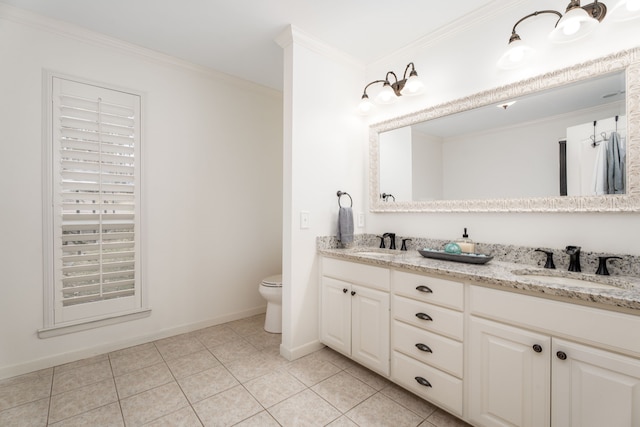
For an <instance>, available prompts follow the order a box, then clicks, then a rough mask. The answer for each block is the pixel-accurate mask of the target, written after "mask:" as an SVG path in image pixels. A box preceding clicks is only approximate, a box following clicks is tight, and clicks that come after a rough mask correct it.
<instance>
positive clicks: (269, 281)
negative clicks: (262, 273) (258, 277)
mask: <svg viewBox="0 0 640 427" xmlns="http://www.w3.org/2000/svg"><path fill="white" fill-rule="evenodd" d="M260 284H261V285H262V286H266V287H268V288H281V287H282V274H274V275H273V276H269V277H266V278H264V279H262V283H260Z"/></svg>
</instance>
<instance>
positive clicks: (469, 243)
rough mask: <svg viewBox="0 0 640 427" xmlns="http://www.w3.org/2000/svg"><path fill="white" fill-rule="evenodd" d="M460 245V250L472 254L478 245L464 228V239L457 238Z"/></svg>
mask: <svg viewBox="0 0 640 427" xmlns="http://www.w3.org/2000/svg"><path fill="white" fill-rule="evenodd" d="M456 243H457V244H458V246H460V250H461V251H462V253H466V254H472V253H474V252H475V251H476V245H475V243H473V240H471V239H470V238H469V235H468V234H467V229H466V228H465V229H464V233H463V234H462V239H460V240H456Z"/></svg>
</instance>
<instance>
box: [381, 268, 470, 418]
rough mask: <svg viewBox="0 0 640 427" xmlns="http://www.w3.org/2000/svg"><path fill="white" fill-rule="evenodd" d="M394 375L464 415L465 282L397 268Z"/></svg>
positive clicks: (394, 280) (393, 278)
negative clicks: (463, 311)
mask: <svg viewBox="0 0 640 427" xmlns="http://www.w3.org/2000/svg"><path fill="white" fill-rule="evenodd" d="M391 281H392V290H393V292H392V293H393V297H392V313H393V320H392V322H391V337H392V340H391V343H392V348H393V350H392V353H391V379H392V380H393V381H395V382H397V383H398V384H400V385H402V386H403V387H405V388H407V389H409V390H411V391H412V392H414V393H415V394H417V395H419V396H422V397H424V398H425V399H427V400H429V401H431V402H433V403H435V404H438V405H441V406H442V407H443V408H445V409H447V410H448V411H450V412H452V413H453V414H456V415H458V416H462V410H463V401H462V395H463V383H462V373H463V360H464V358H463V356H464V353H463V345H462V339H463V336H464V322H463V319H464V315H463V313H462V310H463V309H464V297H463V296H464V285H463V284H462V283H458V282H455V281H452V280H446V279H440V278H436V277H431V276H425V275H421V274H414V273H409V272H404V271H397V270H393V271H392V272H391Z"/></svg>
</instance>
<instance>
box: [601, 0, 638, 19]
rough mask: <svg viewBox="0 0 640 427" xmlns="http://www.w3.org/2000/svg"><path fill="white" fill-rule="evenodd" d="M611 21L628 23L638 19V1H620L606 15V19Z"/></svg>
mask: <svg viewBox="0 0 640 427" xmlns="http://www.w3.org/2000/svg"><path fill="white" fill-rule="evenodd" d="M609 17H610V18H611V20H613V21H630V20H632V19H636V18H640V0H622V1H620V2H618V4H616V5H615V6H614V7H613V9H612V10H611V12H609V13H607V19H609Z"/></svg>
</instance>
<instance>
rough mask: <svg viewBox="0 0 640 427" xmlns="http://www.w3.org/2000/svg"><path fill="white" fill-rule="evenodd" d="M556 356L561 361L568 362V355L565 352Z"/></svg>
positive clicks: (560, 352)
mask: <svg viewBox="0 0 640 427" xmlns="http://www.w3.org/2000/svg"><path fill="white" fill-rule="evenodd" d="M556 356H558V359H560V360H567V353H565V352H564V351H559V352H557V353H556Z"/></svg>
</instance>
